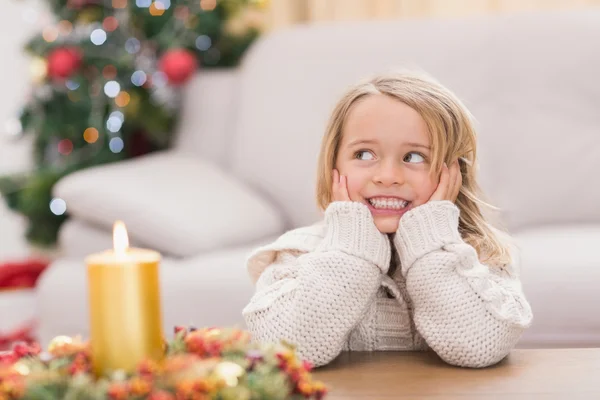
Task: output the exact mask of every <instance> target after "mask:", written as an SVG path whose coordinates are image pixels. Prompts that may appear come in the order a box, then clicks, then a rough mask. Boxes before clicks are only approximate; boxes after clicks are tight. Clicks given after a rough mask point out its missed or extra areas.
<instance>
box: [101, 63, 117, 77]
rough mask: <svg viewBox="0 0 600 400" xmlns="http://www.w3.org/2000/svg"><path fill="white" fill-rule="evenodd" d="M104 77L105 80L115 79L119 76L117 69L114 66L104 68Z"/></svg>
mask: <svg viewBox="0 0 600 400" xmlns="http://www.w3.org/2000/svg"><path fill="white" fill-rule="evenodd" d="M102 76H103V77H104V79H114V78H116V76H117V67H115V66H114V65H107V66H105V67H104V68H102Z"/></svg>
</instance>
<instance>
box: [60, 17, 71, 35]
mask: <svg viewBox="0 0 600 400" xmlns="http://www.w3.org/2000/svg"><path fill="white" fill-rule="evenodd" d="M58 30H59V31H60V33H61V34H63V35H64V36H68V35H70V34H71V32H73V24H72V23H71V22H70V21H67V20H66V19H64V20H62V21H60V22H59V23H58Z"/></svg>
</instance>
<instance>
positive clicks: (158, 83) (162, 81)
mask: <svg viewBox="0 0 600 400" xmlns="http://www.w3.org/2000/svg"><path fill="white" fill-rule="evenodd" d="M167 82H168V78H167V75H166V74H165V73H164V72H162V71H158V72H155V73H154V74H152V84H153V85H154V86H155V87H164V86H165V85H166V84H167Z"/></svg>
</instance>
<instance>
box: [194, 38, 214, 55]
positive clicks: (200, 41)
mask: <svg viewBox="0 0 600 400" xmlns="http://www.w3.org/2000/svg"><path fill="white" fill-rule="evenodd" d="M210 46H212V40H210V37H208V36H206V35H200V36H198V37H197V38H196V48H197V49H198V50H200V51H206V50H208V49H210Z"/></svg>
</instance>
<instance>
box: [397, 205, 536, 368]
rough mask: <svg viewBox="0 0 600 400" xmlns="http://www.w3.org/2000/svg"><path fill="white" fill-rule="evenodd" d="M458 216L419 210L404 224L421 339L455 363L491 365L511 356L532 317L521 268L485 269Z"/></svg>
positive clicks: (450, 210) (442, 208) (452, 210)
mask: <svg viewBox="0 0 600 400" xmlns="http://www.w3.org/2000/svg"><path fill="white" fill-rule="evenodd" d="M458 217H459V210H458V208H457V207H456V206H455V205H454V203H452V202H450V201H434V202H429V203H427V204H424V205H422V206H419V207H416V208H414V209H413V210H410V211H409V212H407V213H406V214H405V215H404V216H403V217H402V218H401V220H400V226H399V227H398V231H397V232H396V235H395V237H394V244H395V246H396V248H397V250H398V253H399V256H400V260H401V265H402V274H403V275H404V277H405V279H406V286H407V291H408V294H409V296H410V297H411V299H412V301H413V306H414V321H415V325H416V327H417V330H418V331H419V333H420V334H421V336H423V338H424V339H425V341H426V342H427V344H428V345H429V346H430V347H431V348H432V349H433V350H434V351H435V352H436V353H437V354H438V355H439V356H440V357H441V358H442V359H443V360H445V361H446V362H448V363H449V364H453V365H458V366H463V367H474V368H478V367H485V366H489V365H492V364H495V363H497V362H499V361H500V360H502V359H503V358H504V357H505V356H507V355H508V354H509V352H510V351H511V349H512V348H513V347H514V346H515V344H516V343H517V341H518V340H519V338H520V336H521V334H522V333H523V331H524V330H525V329H526V328H527V327H528V326H529V325H530V323H531V320H532V312H531V307H530V306H529V303H528V302H527V300H526V299H525V295H524V294H523V291H522V288H521V282H520V281H519V278H518V276H517V274H516V272H515V270H514V268H513V267H514V266H504V267H502V268H496V267H494V268H490V267H488V266H486V265H483V264H481V263H480V262H479V258H478V256H477V253H476V251H475V249H474V248H473V247H472V246H470V245H468V244H467V243H465V242H464V241H463V240H462V238H461V236H460V234H459V232H458V220H459V218H458Z"/></svg>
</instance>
